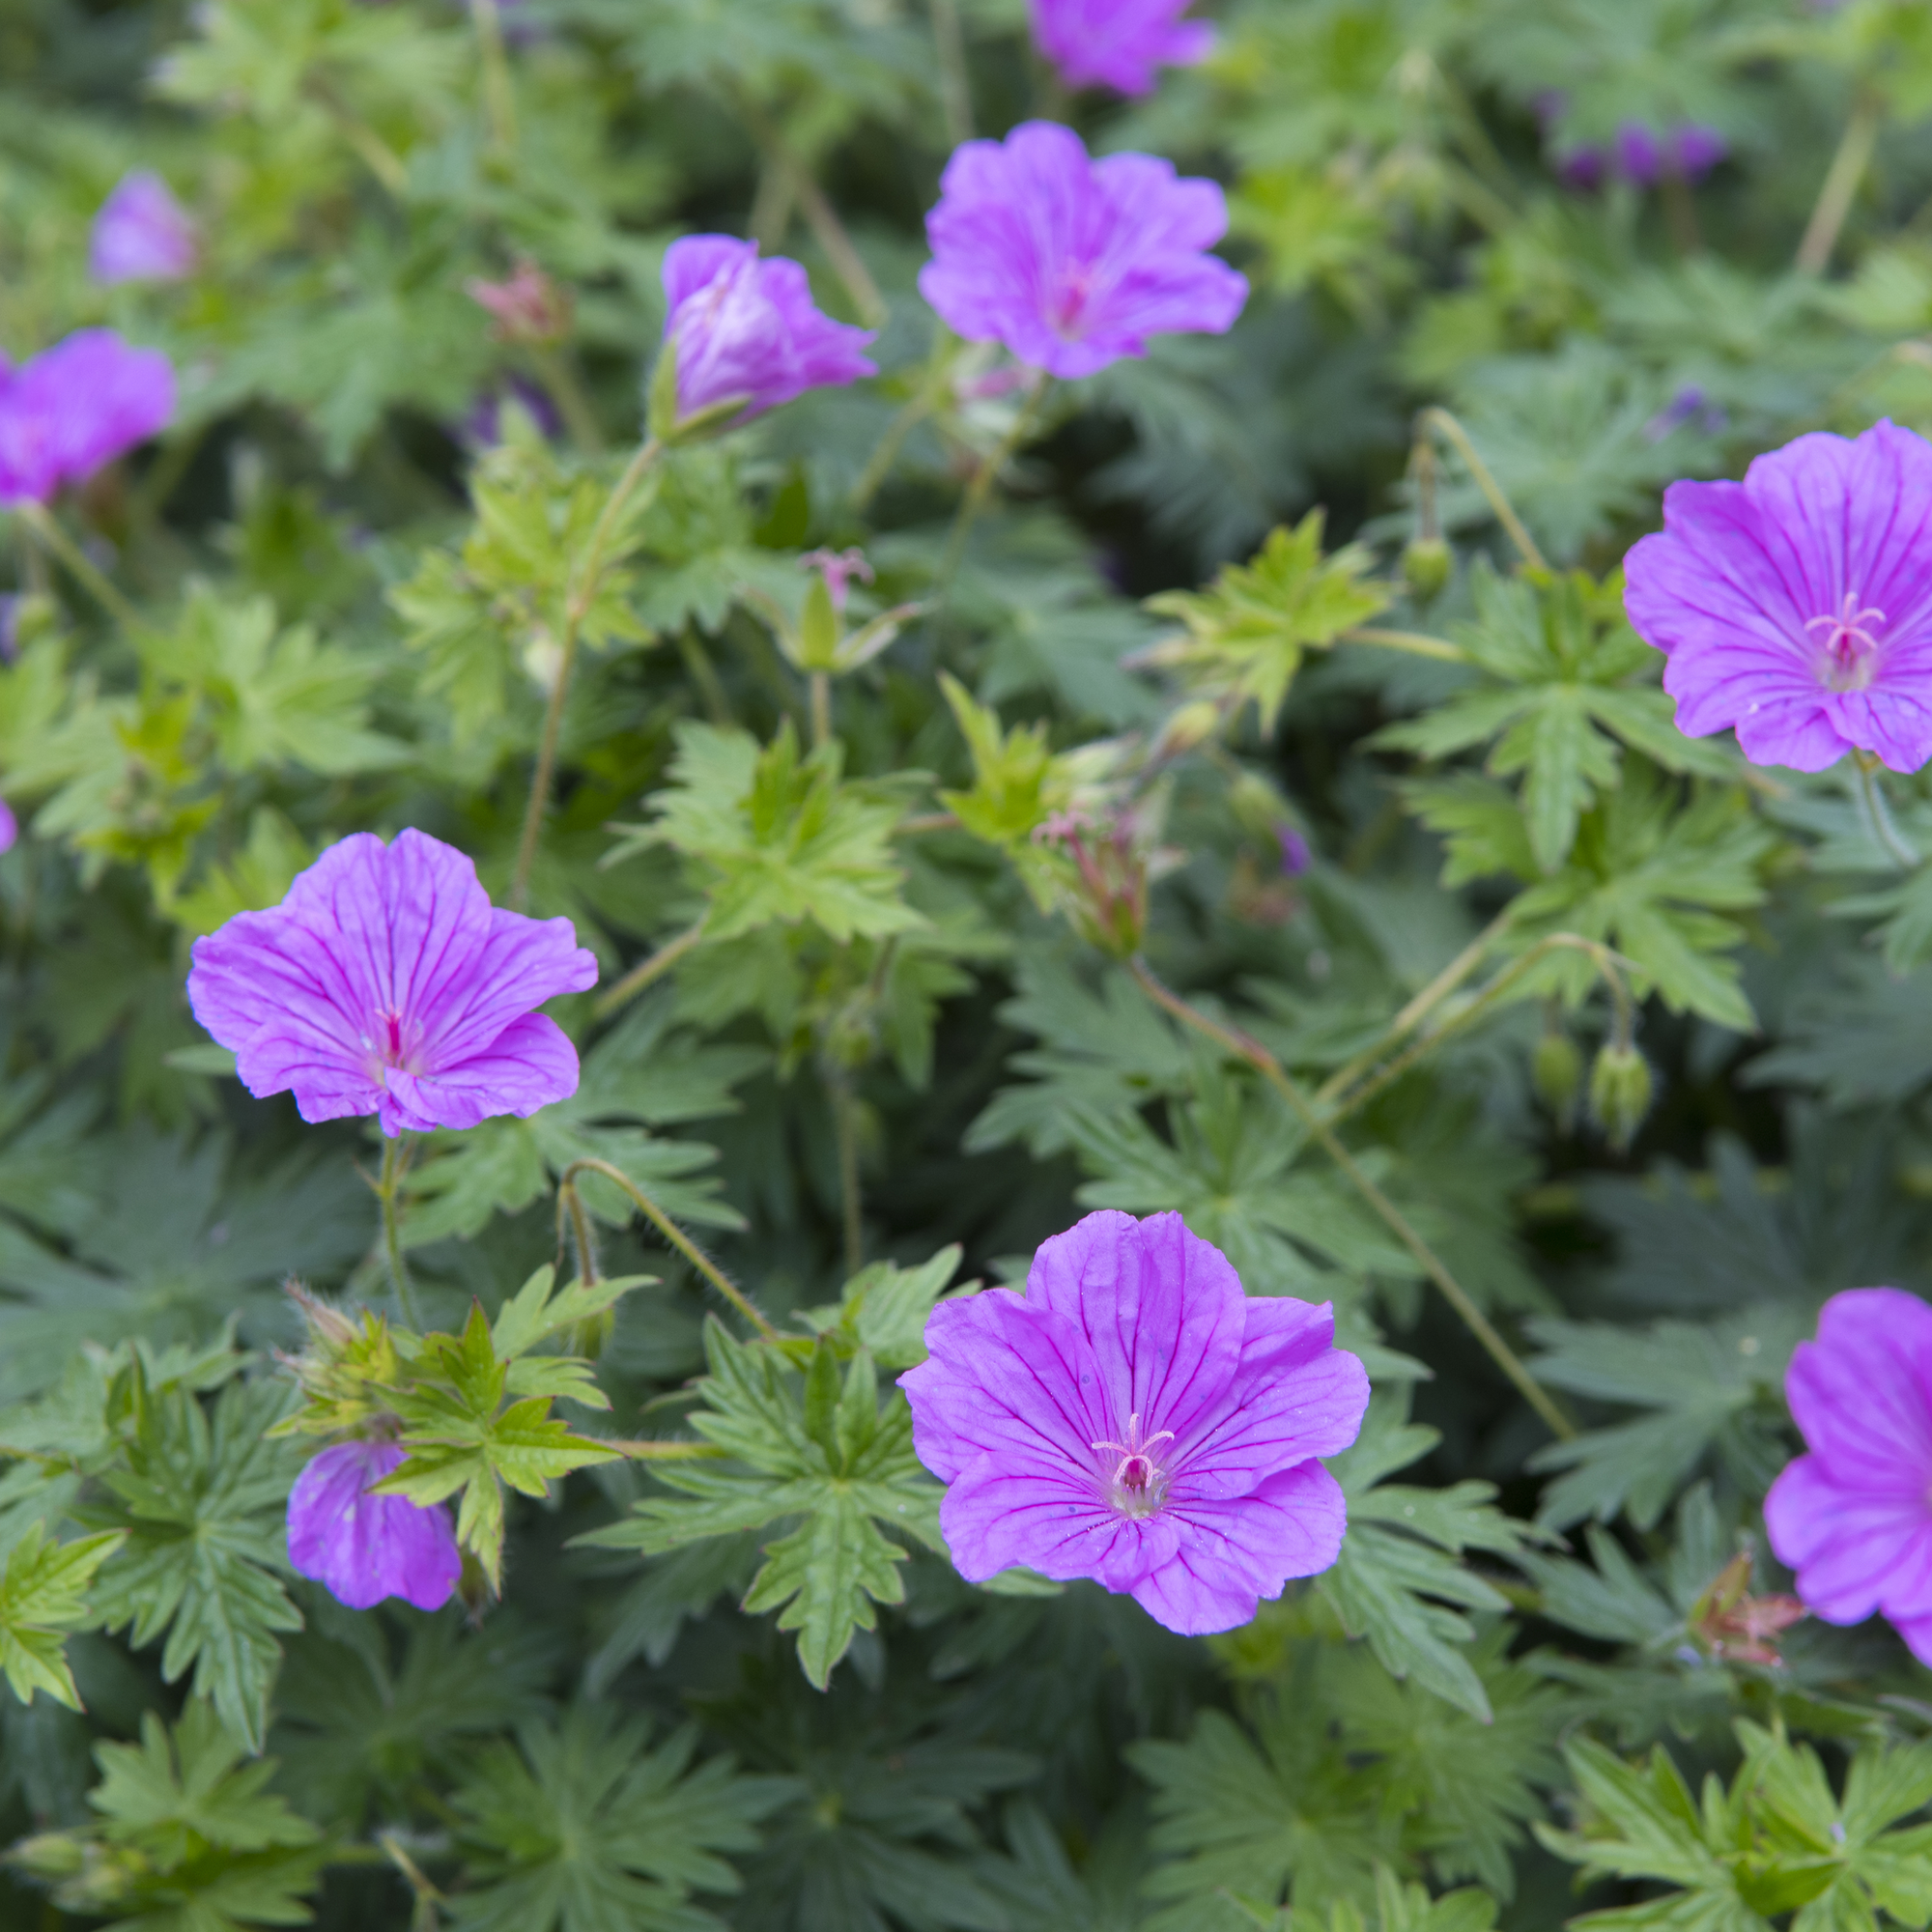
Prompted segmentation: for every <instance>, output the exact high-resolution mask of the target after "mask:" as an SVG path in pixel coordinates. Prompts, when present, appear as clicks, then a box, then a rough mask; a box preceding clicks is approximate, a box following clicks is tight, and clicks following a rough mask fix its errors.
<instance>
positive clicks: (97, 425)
mask: <svg viewBox="0 0 1932 1932" xmlns="http://www.w3.org/2000/svg"><path fill="white" fill-rule="evenodd" d="M174 412H175V372H174V370H173V369H172V367H170V366H169V363H168V358H167V357H166V356H165V355H162V354H161V353H160V351H159V350H157V349H130V348H129V347H128V345H127V343H125V342H123V341H122V340H121V338H120V337H119V336H118V335H116V334H115V333H114V331H113V330H112V329H111V328H83V329H79V330H77V331H76V332H75V333H74V334H72V335H70V336H69V337H68V338H67V339H66V340H65V341H63V342H58V343H56V344H55V345H54V347H53V348H51V349H46V350H43V351H42V352H41V354H40V355H36V356H34V357H33V358H32V359H31V360H29V361H26V362H23V363H21V365H20V366H19V367H18V368H17V369H11V370H10V369H8V368H7V367H6V366H5V364H4V363H0V507H4V506H5V505H8V504H12V503H44V502H46V501H48V500H49V499H50V498H51V497H53V495H54V493H55V492H56V491H57V490H59V489H60V488H61V487H62V486H63V485H64V484H68V483H82V482H85V481H86V480H87V478H88V477H90V476H92V475H93V474H94V472H95V471H96V470H97V469H101V468H102V467H103V466H104V465H106V464H109V463H111V462H113V461H114V459H115V458H116V457H117V456H123V455H126V453H127V452H128V450H130V449H132V448H133V447H134V445H135V444H136V443H137V442H145V441H146V440H148V438H149V437H151V436H153V435H155V434H156V432H157V431H159V430H161V429H164V428H165V427H166V426H167V423H168V421H169V419H170V417H172V416H173V414H174Z"/></svg>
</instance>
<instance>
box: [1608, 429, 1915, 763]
mask: <svg viewBox="0 0 1932 1932" xmlns="http://www.w3.org/2000/svg"><path fill="white" fill-rule="evenodd" d="M1625 571H1626V576H1627V583H1626V588H1625V591H1624V605H1625V608H1626V609H1627V610H1628V611H1629V612H1630V620H1631V622H1632V623H1633V624H1634V625H1635V626H1636V629H1637V631H1638V633H1639V634H1640V635H1641V636H1642V637H1644V638H1645V639H1648V641H1649V642H1651V643H1653V644H1655V645H1656V646H1657V648H1658V649H1659V650H1661V651H1662V652H1663V653H1664V654H1665V655H1666V656H1667V657H1668V658H1669V660H1670V662H1669V663H1668V664H1667V665H1666V666H1665V667H1664V671H1663V688H1664V690H1666V691H1667V692H1669V693H1670V695H1671V696H1673V697H1675V698H1676V700H1677V724H1678V727H1679V729H1680V730H1683V731H1686V732H1689V733H1690V735H1691V736H1692V737H1702V736H1704V735H1706V734H1707V733H1709V732H1712V731H1721V730H1723V729H1724V728H1725V727H1726V726H1735V727H1736V730H1737V734H1738V743H1739V745H1740V746H1742V747H1743V749H1744V753H1745V755H1746V756H1747V758H1749V759H1751V760H1752V761H1753V762H1754V763H1757V764H1761V765H1789V766H1792V767H1793V768H1794V769H1796V770H1798V771H1801V772H1815V771H1822V770H1823V769H1824V768H1825V767H1826V766H1827V765H1830V764H1833V763H1835V762H1836V760H1837V759H1839V758H1840V757H1842V756H1843V755H1844V754H1845V753H1847V752H1850V751H1855V750H1856V751H1864V752H1870V753H1876V754H1877V755H1878V756H1879V757H1880V758H1881V759H1883V760H1884V761H1885V763H1886V764H1888V765H1889V766H1890V767H1891V769H1892V770H1893V771H1895V772H1912V771H1917V770H1918V767H1919V766H1920V765H1922V764H1924V762H1925V761H1926V759H1927V758H1928V757H1932V444H1928V443H1927V442H1926V441H1925V440H1924V439H1923V438H1922V437H1918V436H1915V435H1914V434H1913V433H1912V432H1911V431H1910V430H1903V429H1899V428H1898V427H1897V426H1896V425H1895V424H1892V423H1890V422H1881V423H1878V424H1876V425H1875V426H1874V427H1872V428H1871V429H1868V430H1866V431H1865V433H1864V434H1863V435H1862V436H1861V437H1859V438H1858V439H1856V440H1847V439H1846V438H1844V437H1840V436H1829V435H1826V434H1824V433H1822V432H1819V433H1814V434H1812V435H1808V436H1801V437H1800V438H1798V440H1796V441H1795V442H1789V443H1786V444H1785V446H1784V447H1783V448H1782V449H1778V450H1774V451H1773V452H1772V453H1771V454H1770V455H1768V456H1760V457H1759V458H1758V459H1757V460H1756V461H1755V462H1754V463H1752V465H1751V466H1750V468H1749V469H1747V470H1746V472H1745V480H1744V481H1743V482H1742V483H1673V484H1672V485H1671V486H1670V488H1669V489H1668V490H1666V491H1665V492H1664V495H1663V528H1662V530H1661V531H1659V532H1658V533H1656V534H1655V535H1652V536H1647V537H1645V538H1643V539H1642V541H1641V542H1639V543H1638V544H1637V545H1636V546H1635V547H1634V549H1633V550H1632V552H1631V554H1630V555H1629V557H1628V558H1626V560H1625Z"/></svg>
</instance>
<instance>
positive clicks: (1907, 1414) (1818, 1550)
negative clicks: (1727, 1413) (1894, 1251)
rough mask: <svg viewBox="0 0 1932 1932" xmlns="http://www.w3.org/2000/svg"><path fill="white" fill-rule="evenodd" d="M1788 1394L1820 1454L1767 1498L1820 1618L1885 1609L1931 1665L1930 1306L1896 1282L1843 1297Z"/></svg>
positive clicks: (1779, 1539) (1799, 1362) (1769, 1524)
mask: <svg viewBox="0 0 1932 1932" xmlns="http://www.w3.org/2000/svg"><path fill="white" fill-rule="evenodd" d="M1784 1393H1785V1398H1786V1400H1787V1401H1788V1402H1789V1403H1790V1405H1791V1416H1792V1420H1793V1421H1795V1422H1796V1423H1797V1424H1798V1427H1799V1430H1800V1432H1801V1433H1802V1434H1803V1435H1804V1442H1805V1446H1806V1448H1807V1449H1808V1450H1809V1452H1810V1453H1809V1454H1808V1455H1804V1456H1800V1457H1799V1458H1798V1459H1797V1461H1795V1462H1793V1463H1788V1464H1787V1465H1786V1467H1785V1469H1784V1471H1783V1473H1782V1474H1781V1475H1780V1476H1779V1477H1778V1479H1777V1481H1776V1482H1775V1483H1774V1484H1773V1485H1772V1486H1771V1494H1770V1495H1768V1496H1767V1497H1766V1498H1765V1503H1764V1526H1765V1530H1766V1532H1767V1533H1768V1534H1769V1536H1770V1538H1771V1547H1772V1548H1773V1549H1774V1550H1776V1552H1777V1557H1778V1560H1779V1561H1780V1562H1782V1563H1785V1564H1788V1565H1789V1566H1790V1567H1791V1569H1793V1570H1794V1571H1796V1572H1797V1575H1798V1594H1799V1596H1800V1597H1802V1598H1803V1599H1804V1603H1805V1605H1807V1606H1808V1607H1809V1609H1810V1610H1811V1612H1812V1614H1813V1615H1814V1616H1819V1617H1823V1618H1824V1620H1825V1621H1826V1622H1827V1623H1829V1624H1857V1623H1862V1622H1863V1621H1864V1620H1865V1618H1867V1617H1868V1616H1870V1615H1871V1614H1872V1613H1873V1611H1878V1612H1880V1613H1881V1614H1882V1615H1884V1616H1885V1617H1886V1619H1887V1620H1888V1621H1889V1623H1891V1624H1892V1625H1893V1627H1894V1628H1895V1629H1896V1630H1897V1632H1898V1634H1899V1635H1901V1636H1902V1637H1904V1639H1905V1640H1906V1642H1907V1643H1908V1644H1910V1645H1911V1646H1912V1654H1913V1655H1914V1656H1915V1657H1917V1658H1918V1661H1919V1662H1921V1663H1928V1664H1932V1307H1927V1305H1926V1304H1925V1303H1924V1302H1923V1301H1921V1300H1919V1298H1918V1296H1917V1295H1916V1294H1907V1293H1903V1292H1902V1291H1900V1290H1898V1289H1895V1288H1855V1289H1850V1290H1848V1291H1846V1293H1843V1294H1834V1295H1833V1297H1832V1298H1831V1300H1830V1301H1828V1302H1826V1304H1825V1306H1824V1309H1823V1311H1822V1313H1821V1314H1820V1315H1819V1317H1818V1339H1817V1340H1816V1341H1815V1342H1801V1343H1800V1344H1799V1345H1798V1349H1797V1352H1796V1353H1795V1354H1793V1356H1792V1358H1791V1368H1790V1371H1789V1373H1788V1374H1787V1375H1786V1377H1785V1381H1784Z"/></svg>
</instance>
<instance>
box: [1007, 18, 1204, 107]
mask: <svg viewBox="0 0 1932 1932" xmlns="http://www.w3.org/2000/svg"><path fill="white" fill-rule="evenodd" d="M1189 4H1190V0H1028V7H1029V10H1030V12H1031V13H1032V14H1033V36H1034V39H1035V40H1036V41H1037V42H1038V43H1039V50H1040V52H1041V53H1043V54H1044V55H1045V56H1046V57H1047V59H1048V60H1050V61H1051V62H1052V63H1053V65H1054V66H1055V68H1056V69H1058V70H1059V73H1060V77H1061V79H1062V80H1064V81H1065V83H1066V85H1067V86H1068V87H1111V88H1112V89H1113V90H1114V92H1115V93H1116V94H1151V93H1152V92H1153V84H1154V70H1155V69H1156V68H1160V67H1189V66H1192V65H1193V63H1194V62H1196V61H1198V60H1200V59H1202V58H1204V57H1205V56H1206V54H1207V52H1208V48H1209V47H1211V46H1212V45H1213V44H1214V30H1213V28H1212V27H1210V26H1208V24H1207V22H1206V21H1205V20H1183V19H1182V18H1181V17H1180V16H1181V14H1184V13H1186V11H1187V9H1188V6H1189Z"/></svg>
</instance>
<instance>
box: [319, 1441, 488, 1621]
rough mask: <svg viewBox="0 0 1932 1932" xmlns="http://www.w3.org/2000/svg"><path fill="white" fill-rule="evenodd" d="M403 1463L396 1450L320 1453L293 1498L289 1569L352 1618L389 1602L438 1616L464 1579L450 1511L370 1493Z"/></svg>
mask: <svg viewBox="0 0 1932 1932" xmlns="http://www.w3.org/2000/svg"><path fill="white" fill-rule="evenodd" d="M403 1461H404V1455H403V1451H402V1450H401V1449H400V1448H398V1447H397V1446H396V1445H395V1444H394V1443H382V1442H344V1443H340V1444H338V1445H337V1446H336V1447H334V1448H332V1449H325V1450H323V1452H322V1453H321V1454H320V1455H319V1456H317V1457H316V1458H315V1459H314V1460H313V1461H312V1462H311V1463H309V1465H308V1467H307V1468H305V1469H304V1470H303V1471H302V1472H301V1474H300V1476H298V1478H297V1479H296V1486H295V1489H294V1490H293V1491H292V1492H291V1493H290V1496H289V1526H288V1536H289V1561H290V1563H291V1564H293V1565H294V1567H295V1569H296V1570H297V1572H298V1574H299V1575H301V1576H303V1577H313V1578H315V1580H316V1581H318V1582H320V1583H323V1584H326V1585H327V1588H328V1591H329V1593H330V1595H331V1596H333V1597H335V1598H336V1600H337V1601H338V1602H340V1603H343V1604H346V1605H348V1606H349V1607H350V1608H351V1609H353V1610H366V1609H369V1608H371V1607H372V1606H373V1605H377V1604H380V1603H381V1602H382V1601H383V1600H384V1598H385V1597H401V1598H403V1599H404V1600H405V1601H406V1602H408V1603H412V1604H413V1605H415V1606H416V1607H417V1608H418V1609H423V1610H434V1609H440V1607H441V1606H442V1605H444V1604H446V1603H447V1602H448V1601H449V1599H450V1596H451V1594H452V1593H453V1592H454V1591H455V1588H456V1584H457V1579H458V1577H460V1576H461V1575H462V1572H463V1558H462V1554H461V1552H460V1551H459V1550H458V1548H457V1545H456V1533H455V1530H454V1529H453V1528H452V1527H451V1524H450V1520H449V1512H448V1511H447V1510H446V1509H444V1508H442V1507H441V1506H440V1504H439V1505H437V1506H435V1507H432V1508H429V1509H424V1508H422V1507H421V1506H420V1505H418V1504H416V1503H412V1502H411V1501H410V1499H409V1498H408V1497H407V1496H375V1495H370V1494H368V1493H367V1492H368V1489H369V1486H370V1485H371V1484H372V1483H379V1482H381V1481H382V1479H383V1478H384V1476H386V1475H388V1474H390V1472H391V1471H393V1470H394V1469H396V1468H398V1467H399V1466H400V1465H401V1463H403Z"/></svg>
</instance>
